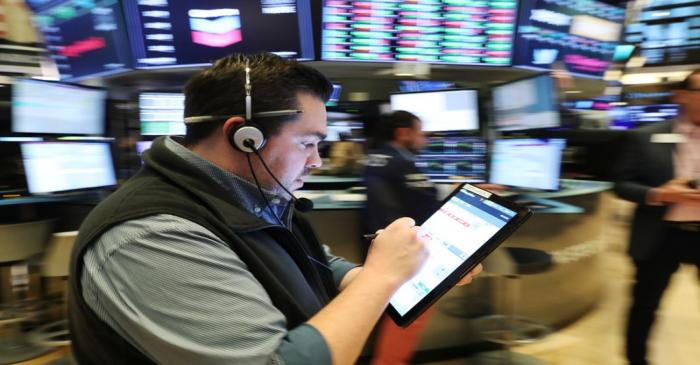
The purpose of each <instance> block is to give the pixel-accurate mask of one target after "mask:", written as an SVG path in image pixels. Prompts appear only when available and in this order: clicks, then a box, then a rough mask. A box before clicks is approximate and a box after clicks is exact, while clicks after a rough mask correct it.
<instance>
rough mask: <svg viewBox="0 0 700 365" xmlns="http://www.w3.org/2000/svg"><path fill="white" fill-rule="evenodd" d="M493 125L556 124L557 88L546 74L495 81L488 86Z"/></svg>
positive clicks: (530, 126)
mask: <svg viewBox="0 0 700 365" xmlns="http://www.w3.org/2000/svg"><path fill="white" fill-rule="evenodd" d="M491 93H492V97H493V127H494V128H495V129H497V130H502V131H514V130H523V129H536V128H552V127H558V126H559V125H560V120H559V107H558V104H557V100H556V95H557V89H556V87H555V84H554V79H552V78H551V77H550V76H549V75H547V74H542V75H538V76H535V77H530V78H527V79H524V80H518V81H514V82H510V83H507V84H503V85H499V86H496V87H494V88H493V89H492V90H491Z"/></svg>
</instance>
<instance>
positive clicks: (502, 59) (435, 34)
mask: <svg viewBox="0 0 700 365" xmlns="http://www.w3.org/2000/svg"><path fill="white" fill-rule="evenodd" d="M517 6H518V2H517V1H516V0H502V1H482V0H477V1H463V0H435V1H419V2H416V1H403V2H402V1H395V0H363V1H354V0H325V1H324V3H323V33H322V35H321V37H322V51H321V55H322V59H324V60H328V61H369V62H395V61H417V62H428V63H445V64H463V65H489V66H509V65H510V62H511V51H512V48H513V35H514V32H515V29H514V28H515V20H516V15H517Z"/></svg>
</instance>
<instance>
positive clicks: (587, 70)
mask: <svg viewBox="0 0 700 365" xmlns="http://www.w3.org/2000/svg"><path fill="white" fill-rule="evenodd" d="M519 11H520V14H519V20H518V35H517V40H516V44H517V47H516V53H515V54H514V57H513V65H515V66H526V67H529V68H536V69H546V70H549V69H552V68H553V67H554V68H557V67H558V68H560V69H561V68H565V69H566V70H568V71H569V72H571V73H574V74H578V75H585V76H593V77H602V76H603V73H604V72H605V71H606V70H607V69H608V66H609V64H610V62H611V60H612V56H613V53H614V51H615V46H616V45H617V43H618V40H619V38H620V36H621V33H622V24H623V23H624V20H625V10H624V9H623V8H618V7H614V6H610V5H606V4H604V3H601V2H598V1H593V0H534V1H523V2H521V5H520V10H519Z"/></svg>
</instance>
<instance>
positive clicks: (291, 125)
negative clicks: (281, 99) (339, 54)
mask: <svg viewBox="0 0 700 365" xmlns="http://www.w3.org/2000/svg"><path fill="white" fill-rule="evenodd" d="M297 101H298V103H299V109H300V110H301V111H302V113H301V114H299V117H298V118H297V120H296V121H293V122H288V123H285V124H283V125H282V128H281V130H280V132H279V133H278V134H277V135H275V136H272V137H269V139H268V141H267V144H266V145H265V147H264V148H263V149H262V150H261V151H260V154H261V155H262V157H263V158H264V159H265V162H266V163H267V166H268V167H269V168H270V170H271V171H272V173H273V174H274V175H275V177H277V179H279V181H280V182H281V183H282V184H283V185H284V187H286V188H287V189H289V190H290V191H294V190H297V189H299V188H301V187H302V185H304V181H303V178H304V177H305V176H306V175H308V174H309V170H310V169H311V168H318V167H320V166H321V157H320V156H319V155H318V144H319V142H321V141H322V140H323V139H324V138H325V137H326V106H325V103H324V102H323V101H322V100H321V99H319V98H317V97H315V96H312V95H310V94H308V93H303V92H302V93H298V94H297ZM251 158H252V159H253V160H257V158H255V157H254V156H251ZM258 165H259V164H258ZM255 171H256V173H257V175H258V179H259V180H261V185H262V186H264V187H265V188H267V189H269V190H272V191H275V192H277V193H279V194H282V193H283V190H282V189H281V188H280V187H279V186H278V185H277V184H276V183H275V182H274V180H273V179H272V177H270V175H269V174H268V173H267V172H266V171H265V170H264V169H263V168H261V167H260V166H259V168H256V169H255Z"/></svg>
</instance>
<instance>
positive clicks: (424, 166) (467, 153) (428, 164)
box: [416, 137, 486, 183]
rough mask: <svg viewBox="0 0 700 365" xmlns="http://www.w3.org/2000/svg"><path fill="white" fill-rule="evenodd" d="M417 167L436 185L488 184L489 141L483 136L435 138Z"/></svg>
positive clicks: (419, 156)
mask: <svg viewBox="0 0 700 365" xmlns="http://www.w3.org/2000/svg"><path fill="white" fill-rule="evenodd" d="M416 167H417V168H418V169H419V170H420V171H421V172H423V173H424V174H425V175H426V176H428V178H430V180H432V181H434V182H470V183H476V182H484V181H486V141H484V139H483V138H479V137H431V138H429V139H428V143H427V144H426V146H425V147H424V148H423V149H422V150H421V151H420V153H419V154H418V155H417V156H416Z"/></svg>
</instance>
